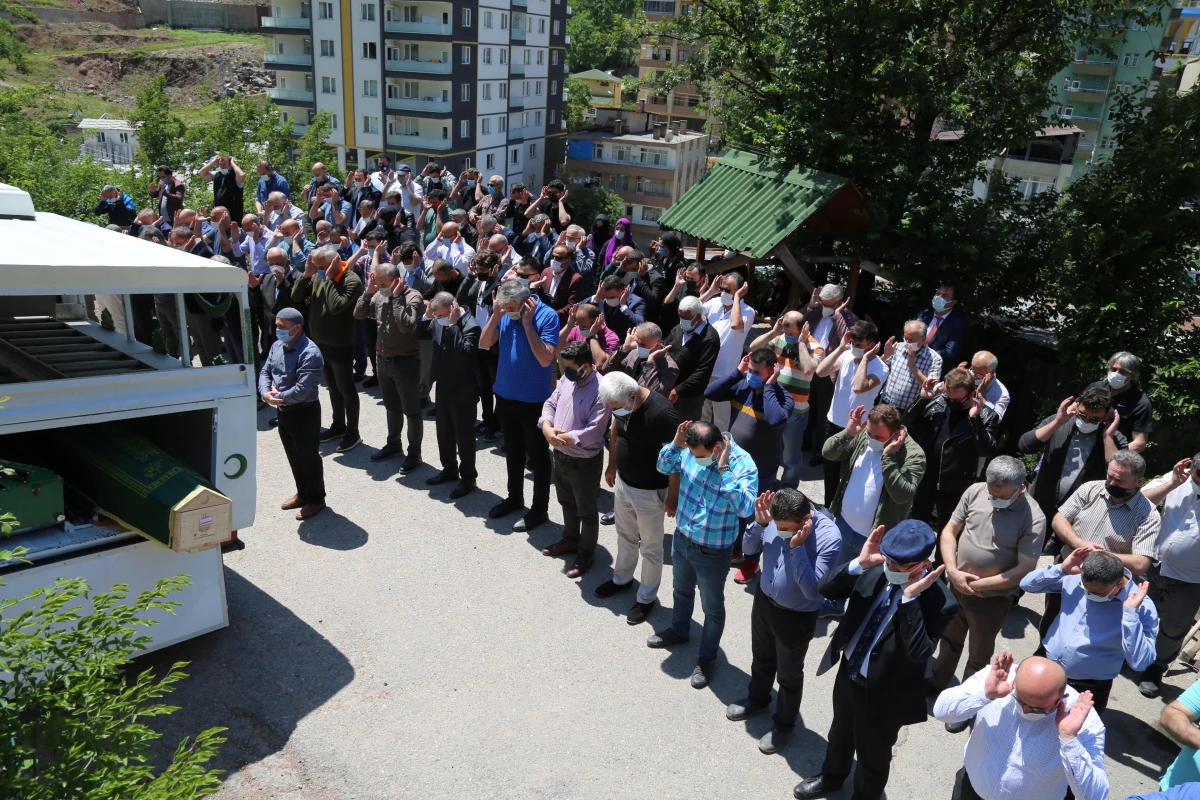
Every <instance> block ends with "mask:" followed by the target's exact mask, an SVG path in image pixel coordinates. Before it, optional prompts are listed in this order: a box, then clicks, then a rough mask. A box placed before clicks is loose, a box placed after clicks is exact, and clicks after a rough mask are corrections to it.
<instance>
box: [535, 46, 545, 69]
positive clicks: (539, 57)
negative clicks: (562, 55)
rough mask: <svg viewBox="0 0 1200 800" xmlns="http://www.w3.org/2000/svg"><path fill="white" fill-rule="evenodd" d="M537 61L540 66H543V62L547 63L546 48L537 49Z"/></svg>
mask: <svg viewBox="0 0 1200 800" xmlns="http://www.w3.org/2000/svg"><path fill="white" fill-rule="evenodd" d="M537 63H538V66H539V67H540V66H542V64H545V63H546V51H545V50H538V51H537Z"/></svg>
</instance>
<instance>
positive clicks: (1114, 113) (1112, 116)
mask: <svg viewBox="0 0 1200 800" xmlns="http://www.w3.org/2000/svg"><path fill="white" fill-rule="evenodd" d="M1107 116H1108V121H1109V122H1112V121H1113V120H1114V119H1116V118H1117V109H1116V108H1110V109H1109V110H1108V114H1107Z"/></svg>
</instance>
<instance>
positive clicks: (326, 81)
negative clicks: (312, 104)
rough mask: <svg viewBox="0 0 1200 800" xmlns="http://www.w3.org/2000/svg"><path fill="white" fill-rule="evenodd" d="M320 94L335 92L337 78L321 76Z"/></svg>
mask: <svg viewBox="0 0 1200 800" xmlns="http://www.w3.org/2000/svg"><path fill="white" fill-rule="evenodd" d="M321 94H337V78H330V77H324V78H321Z"/></svg>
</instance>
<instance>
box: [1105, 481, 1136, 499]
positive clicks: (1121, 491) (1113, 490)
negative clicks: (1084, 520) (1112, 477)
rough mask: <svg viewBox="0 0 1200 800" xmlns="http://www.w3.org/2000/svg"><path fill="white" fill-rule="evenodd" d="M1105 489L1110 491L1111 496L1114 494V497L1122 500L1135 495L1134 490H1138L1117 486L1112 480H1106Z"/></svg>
mask: <svg viewBox="0 0 1200 800" xmlns="http://www.w3.org/2000/svg"><path fill="white" fill-rule="evenodd" d="M1104 490H1105V491H1106V492H1108V493H1109V495H1110V496H1112V497H1113V498H1115V499H1117V500H1121V499H1123V498H1126V497H1129V496H1131V495H1133V493H1134V492H1136V491H1137V489H1126V488H1125V487H1124V486H1117V485H1116V484H1115V483H1113V482H1112V481H1105V482H1104Z"/></svg>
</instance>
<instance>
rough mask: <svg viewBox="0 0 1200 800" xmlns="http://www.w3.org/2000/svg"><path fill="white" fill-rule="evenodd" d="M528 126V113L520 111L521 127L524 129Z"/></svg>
mask: <svg viewBox="0 0 1200 800" xmlns="http://www.w3.org/2000/svg"><path fill="white" fill-rule="evenodd" d="M528 124H529V112H528V111H522V112H521V127H522V128H524V127H525V126H526V125H528Z"/></svg>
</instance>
